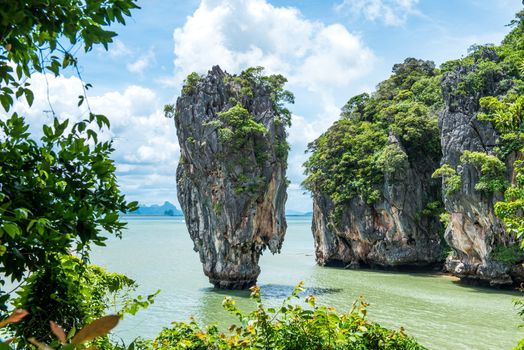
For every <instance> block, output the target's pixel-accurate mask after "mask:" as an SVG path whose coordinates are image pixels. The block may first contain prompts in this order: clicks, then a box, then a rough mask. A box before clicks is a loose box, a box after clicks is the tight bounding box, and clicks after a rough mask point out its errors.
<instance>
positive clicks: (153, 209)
mask: <svg viewBox="0 0 524 350" xmlns="http://www.w3.org/2000/svg"><path fill="white" fill-rule="evenodd" d="M127 215H155V216H182V215H184V214H183V213H182V211H181V210H180V209H178V208H177V207H176V206H175V205H174V204H173V203H171V202H168V201H165V202H164V204H162V205H158V204H153V205H151V206H147V205H139V206H138V209H137V210H136V211H134V212H132V213H128V214H127Z"/></svg>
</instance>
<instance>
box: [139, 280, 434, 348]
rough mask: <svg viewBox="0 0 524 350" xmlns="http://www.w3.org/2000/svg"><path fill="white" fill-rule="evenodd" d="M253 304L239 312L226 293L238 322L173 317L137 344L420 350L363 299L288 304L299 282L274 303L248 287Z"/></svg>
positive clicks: (296, 293)
mask: <svg viewBox="0 0 524 350" xmlns="http://www.w3.org/2000/svg"><path fill="white" fill-rule="evenodd" d="M251 291H252V293H251V297H252V298H253V299H255V301H256V303H257V307H256V309H255V310H254V311H252V312H250V313H248V314H245V313H242V312H241V311H240V310H239V309H238V308H237V307H236V305H235V301H234V300H232V299H231V298H229V297H226V298H225V299H224V302H223V306H224V308H225V309H226V310H228V311H229V312H231V313H232V314H234V315H236V316H237V317H238V320H239V325H232V326H231V327H229V330H228V331H227V332H225V333H224V332H221V331H220V330H219V328H218V327H217V326H216V325H212V326H207V327H205V328H201V327H199V325H198V324H197V323H196V322H195V321H194V320H192V321H190V322H188V323H185V322H175V323H173V326H172V327H171V328H169V329H167V328H166V329H164V330H163V331H162V332H161V333H160V335H159V336H158V337H157V338H156V339H154V340H153V341H148V342H142V343H141V346H140V348H141V349H148V350H152V349H155V350H168V349H246V348H249V349H290V350H292V349H296V350H299V349H300V350H309V349H325V350H330V349H403V350H404V349H413V350H415V349H424V347H423V346H421V345H419V344H417V343H416V342H415V340H414V339H413V338H411V337H409V336H407V335H406V334H405V333H404V331H403V329H402V328H401V329H400V330H399V331H392V330H389V329H386V328H383V327H381V326H380V325H378V324H376V323H374V322H371V321H369V320H367V318H366V317H367V310H366V307H367V306H368V304H367V303H366V302H364V301H363V300H362V299H359V300H357V301H356V302H354V303H353V305H352V307H351V310H350V311H349V312H347V313H339V312H337V311H336V310H335V309H334V308H332V307H326V306H320V305H318V304H317V302H316V299H315V297H313V296H311V295H310V296H308V297H306V298H305V299H304V303H294V302H293V300H297V299H298V298H299V293H300V292H301V291H303V289H302V283H300V284H299V285H298V286H297V287H295V289H294V290H293V292H292V293H291V296H289V297H288V298H287V299H285V300H284V302H283V303H282V305H281V307H280V308H266V307H265V306H264V305H263V303H262V301H261V298H260V289H259V288H258V287H252V288H251Z"/></svg>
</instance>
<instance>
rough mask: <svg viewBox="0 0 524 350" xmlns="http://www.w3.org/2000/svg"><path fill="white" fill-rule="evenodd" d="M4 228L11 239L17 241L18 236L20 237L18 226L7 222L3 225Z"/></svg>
mask: <svg viewBox="0 0 524 350" xmlns="http://www.w3.org/2000/svg"><path fill="white" fill-rule="evenodd" d="M2 228H3V229H4V231H5V232H7V234H8V235H9V237H11V238H12V239H15V238H16V237H17V236H19V235H20V229H19V228H18V225H17V224H15V223H12V222H5V223H4V224H3V225H2Z"/></svg>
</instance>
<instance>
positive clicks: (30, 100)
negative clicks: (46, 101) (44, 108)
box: [24, 89, 35, 107]
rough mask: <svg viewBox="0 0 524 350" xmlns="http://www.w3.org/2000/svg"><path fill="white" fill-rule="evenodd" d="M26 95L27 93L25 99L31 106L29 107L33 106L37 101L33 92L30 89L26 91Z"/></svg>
mask: <svg viewBox="0 0 524 350" xmlns="http://www.w3.org/2000/svg"><path fill="white" fill-rule="evenodd" d="M24 93H25V99H26V101H27V104H28V105H29V107H31V106H32V105H33V101H34V100H35V96H34V95H33V91H31V90H29V89H25V90H24Z"/></svg>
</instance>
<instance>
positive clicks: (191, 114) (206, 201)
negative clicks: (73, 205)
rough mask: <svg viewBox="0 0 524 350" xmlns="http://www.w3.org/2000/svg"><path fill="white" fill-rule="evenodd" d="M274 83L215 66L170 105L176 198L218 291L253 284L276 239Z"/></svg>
mask: <svg viewBox="0 0 524 350" xmlns="http://www.w3.org/2000/svg"><path fill="white" fill-rule="evenodd" d="M270 78H271V77H270ZM280 78H281V79H276V82H275V79H268V78H267V77H263V76H261V70H260V69H254V70H248V71H246V72H243V73H242V74H241V75H239V76H232V75H230V74H228V73H226V72H224V71H222V70H221V69H220V68H219V67H218V66H215V67H213V69H212V70H211V71H209V72H208V74H207V76H205V77H202V76H198V75H196V74H192V75H190V76H189V77H188V79H187V80H186V83H185V86H184V89H183V93H182V95H181V96H180V97H179V98H178V100H177V103H176V109H175V124H176V129H177V135H178V141H179V143H180V148H181V157H180V163H179V165H178V168H177V191H178V199H179V202H180V205H181V207H182V210H183V212H184V216H185V220H186V225H187V228H188V230H189V234H190V236H191V239H192V240H193V242H194V249H195V251H197V252H198V253H199V256H200V261H201V262H202V264H203V269H204V273H205V275H206V276H208V277H209V281H210V282H211V283H212V284H214V285H215V287H218V288H228V289H243V288H248V287H251V286H252V285H254V284H255V283H256V280H257V277H258V275H259V273H260V268H259V266H258V261H259V257H260V255H261V254H262V252H263V251H264V250H265V249H266V248H269V250H270V251H271V252H272V253H277V252H279V251H280V248H281V246H282V242H283V240H284V234H285V232H286V220H285V211H284V205H285V202H286V198H287V195H286V188H287V179H286V158H287V150H288V146H287V143H286V130H285V127H286V123H287V121H286V120H285V116H284V115H282V109H281V108H280V109H279V105H278V104H279V101H277V100H276V97H275V96H278V94H276V93H275V89H276V90H277V92H279V91H280V92H281V91H282V89H281V88H282V85H283V83H284V82H285V79H283V78H282V77H280ZM284 111H285V110H284ZM284 114H285V113H284Z"/></svg>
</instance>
